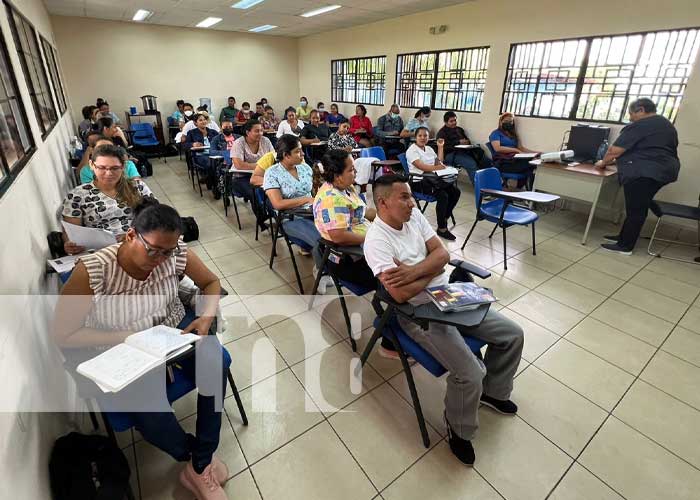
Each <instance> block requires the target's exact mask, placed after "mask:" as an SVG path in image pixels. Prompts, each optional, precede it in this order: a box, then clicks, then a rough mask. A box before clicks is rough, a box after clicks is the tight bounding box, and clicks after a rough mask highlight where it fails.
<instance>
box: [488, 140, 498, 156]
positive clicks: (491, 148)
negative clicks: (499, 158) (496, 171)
mask: <svg viewBox="0 0 700 500" xmlns="http://www.w3.org/2000/svg"><path fill="white" fill-rule="evenodd" d="M486 147H487V148H489V152H490V153H491V159H493V158H494V157H495V156H496V151H494V149H493V146H492V145H491V141H488V142H487V143H486Z"/></svg>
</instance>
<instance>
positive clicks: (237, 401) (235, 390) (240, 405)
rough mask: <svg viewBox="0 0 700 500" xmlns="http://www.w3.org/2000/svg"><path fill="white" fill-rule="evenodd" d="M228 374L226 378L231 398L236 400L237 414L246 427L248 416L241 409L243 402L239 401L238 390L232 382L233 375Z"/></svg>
mask: <svg viewBox="0 0 700 500" xmlns="http://www.w3.org/2000/svg"><path fill="white" fill-rule="evenodd" d="M227 371H228V373H227V374H226V377H227V378H228V383H229V385H230V386H231V392H232V393H233V397H234V398H236V405H238V413H240V415H241V420H242V421H243V425H248V416H247V415H246V414H245V409H244V408H243V402H242V401H241V395H240V394H238V389H237V388H236V383H235V382H234V381H233V375H231V370H230V369H229V370H227Z"/></svg>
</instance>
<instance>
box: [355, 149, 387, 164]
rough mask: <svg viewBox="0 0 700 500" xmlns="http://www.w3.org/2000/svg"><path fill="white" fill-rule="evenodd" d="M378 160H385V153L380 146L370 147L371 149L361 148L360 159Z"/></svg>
mask: <svg viewBox="0 0 700 500" xmlns="http://www.w3.org/2000/svg"><path fill="white" fill-rule="evenodd" d="M369 157H374V158H379V159H380V160H381V161H385V160H386V153H385V152H384V148H383V147H381V146H372V147H371V148H362V150H361V151H360V158H369Z"/></svg>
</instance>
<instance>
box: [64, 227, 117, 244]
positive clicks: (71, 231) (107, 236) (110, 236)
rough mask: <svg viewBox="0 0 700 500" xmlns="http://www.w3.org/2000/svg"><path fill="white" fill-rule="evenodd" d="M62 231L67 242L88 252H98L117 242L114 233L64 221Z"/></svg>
mask: <svg viewBox="0 0 700 500" xmlns="http://www.w3.org/2000/svg"><path fill="white" fill-rule="evenodd" d="M63 229H65V230H66V235H68V240H69V241H72V242H73V243H75V244H76V245H80V246H81V247H85V248H88V249H90V250H100V249H101V248H104V247H108V246H109V245H114V244H115V243H116V242H117V237H116V236H114V233H112V232H110V231H107V230H105V229H98V228H95V227H85V226H78V225H77V224H70V223H68V222H65V221H63Z"/></svg>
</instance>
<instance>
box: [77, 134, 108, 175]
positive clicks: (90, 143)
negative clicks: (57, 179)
mask: <svg viewBox="0 0 700 500" xmlns="http://www.w3.org/2000/svg"><path fill="white" fill-rule="evenodd" d="M104 138H105V137H104V136H103V135H102V134H100V133H99V132H98V131H97V130H92V131H90V132H89V133H88V134H87V136H86V137H85V139H84V141H85V142H86V143H87V147H86V148H85V151H84V152H83V156H82V158H80V163H78V167H77V168H78V172H80V171H81V169H82V168H83V167H84V166H85V165H87V164H88V161H89V160H90V156H91V155H92V150H93V149H95V144H96V143H97V141H98V140H100V139H104ZM109 142H111V143H112V144H114V142H112V140H111V139H109Z"/></svg>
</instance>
